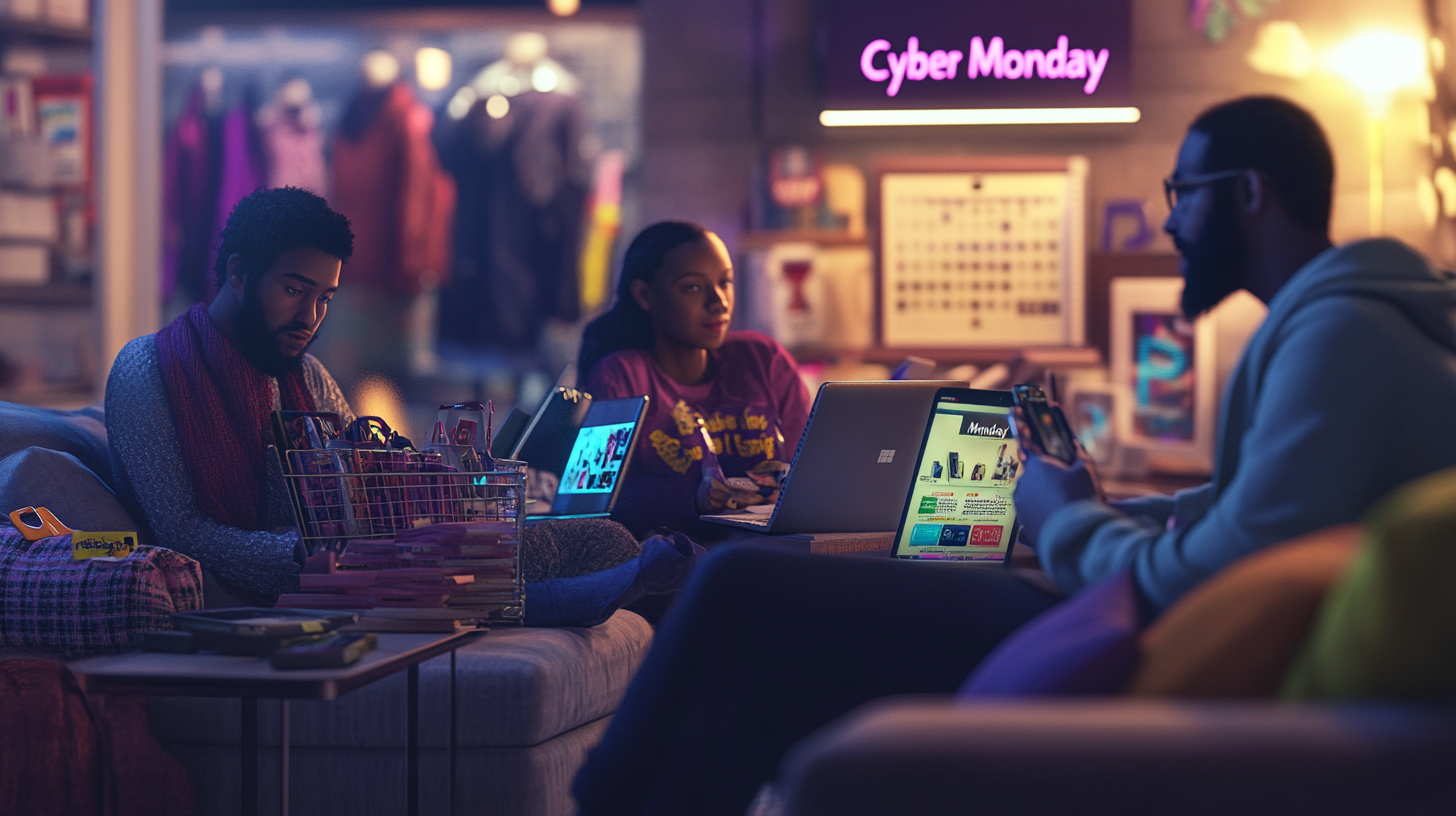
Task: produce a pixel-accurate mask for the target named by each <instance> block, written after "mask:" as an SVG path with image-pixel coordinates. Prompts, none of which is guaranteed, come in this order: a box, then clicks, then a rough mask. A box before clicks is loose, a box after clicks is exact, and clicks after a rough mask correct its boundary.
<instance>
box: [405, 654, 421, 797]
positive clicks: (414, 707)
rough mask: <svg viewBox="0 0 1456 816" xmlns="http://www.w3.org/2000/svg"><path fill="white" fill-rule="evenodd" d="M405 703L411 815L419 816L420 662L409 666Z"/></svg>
mask: <svg viewBox="0 0 1456 816" xmlns="http://www.w3.org/2000/svg"><path fill="white" fill-rule="evenodd" d="M406 685H407V691H406V696H407V697H408V699H407V700H406V701H405V704H406V705H407V706H408V707H409V712H408V714H407V718H408V723H409V725H408V731H409V734H408V736H407V738H406V739H407V744H406V747H405V750H406V752H407V759H406V762H407V767H408V769H409V770H408V780H407V784H408V785H409V816H419V813H420V664H418V663H412V664H410V667H409V680H408V682H407V683H406Z"/></svg>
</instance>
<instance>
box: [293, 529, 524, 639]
mask: <svg viewBox="0 0 1456 816" xmlns="http://www.w3.org/2000/svg"><path fill="white" fill-rule="evenodd" d="M517 546H518V542H517V526H516V523H515V522H514V521H499V522H494V521H481V522H468V523H456V524H429V525H425V526H423V527H416V528H413V529H409V530H401V531H399V532H398V533H397V534H396V535H395V537H394V538H393V539H390V540H367V541H351V542H349V544H348V545H347V547H346V548H345V549H344V552H343V553H342V554H341V555H340V556H339V557H338V561H337V568H336V569H335V570H334V571H333V572H329V573H319V574H309V573H305V574H303V575H300V576H299V588H300V591H299V592H296V593H291V594H287V595H283V596H282V597H280V598H279V599H278V605H279V606H281V607H294V608H303V609H340V610H345V609H347V610H353V611H357V612H358V614H359V628H361V629H366V630H369V631H375V632H449V631H454V630H455V629H457V628H460V627H462V626H468V625H477V624H479V623H480V622H482V621H485V620H488V619H489V618H490V617H491V614H492V613H494V612H497V611H499V610H501V609H502V608H504V607H507V606H511V605H513V604H516V603H518V598H517V595H516V589H517V583H516V569H517V561H516V548H517Z"/></svg>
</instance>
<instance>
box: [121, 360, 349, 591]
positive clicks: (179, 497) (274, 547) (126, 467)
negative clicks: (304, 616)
mask: <svg viewBox="0 0 1456 816" xmlns="http://www.w3.org/2000/svg"><path fill="white" fill-rule="evenodd" d="M303 373H304V382H305V383H306V384H307V386H308V390H309V391H310V392H311V393H312V394H313V399H314V404H315V405H316V406H317V407H318V410H320V411H333V412H336V413H339V414H342V415H343V416H344V417H345V418H346V419H352V418H353V412H352V411H350V410H349V403H348V401H346V400H345V399H344V394H343V392H342V391H340V390H339V386H338V383H336V382H334V378H333V377H330V376H329V372H328V371H327V370H325V369H324V367H323V364H322V363H320V362H319V361H318V360H317V359H315V358H314V357H313V356H312V355H309V354H305V355H304V356H303ZM269 382H270V383H271V384H272V386H273V407H274V408H277V407H278V406H279V398H278V382H277V381H276V380H271V379H270V380H269ZM106 435H107V440H108V442H109V443H110V445H111V469H112V472H113V473H114V475H115V481H116V488H117V493H118V495H119V496H120V498H121V500H122V501H123V502H124V503H126V505H127V507H128V508H129V509H131V510H132V512H133V513H134V514H138V515H141V516H145V517H146V522H147V524H148V526H150V527H151V531H152V535H153V537H154V539H155V543H156V544H157V545H159V546H162V547H167V548H168V549H172V550H176V551H177V552H180V553H184V554H186V555H188V556H191V557H192V558H195V559H197V560H198V562H200V563H201V564H202V565H203V566H204V567H206V568H207V569H209V570H211V571H212V573H213V574H214V575H216V576H217V577H219V578H221V579H222V580H223V581H226V582H228V583H231V584H235V585H237V586H239V587H242V588H244V589H247V590H250V591H252V592H256V593H258V594H259V595H262V596H264V597H267V598H273V597H276V596H277V595H279V594H280V593H283V592H293V591H294V590H296V589H297V588H298V572H299V564H298V562H297V560H295V557H294V553H295V550H296V549H297V548H298V544H299V539H298V530H297V527H296V526H295V524H296V522H295V519H294V516H293V510H292V503H291V501H290V500H289V497H288V488H287V485H286V484H285V483H284V479H283V474H282V471H281V470H280V469H279V467H278V465H277V463H276V461H270V463H269V471H268V494H267V515H266V517H265V518H266V522H267V523H266V524H265V526H264V528H263V529H262V530H257V531H248V530H240V529H238V528H236V527H228V526H226V525H223V524H219V523H218V522H217V521H215V520H213V519H211V518H209V517H207V516H205V515H203V514H202V512H201V510H199V509H198V505H197V496H196V495H195V494H194V493H193V491H192V481H191V478H190V477H189V476H188V474H187V465H186V462H185V461H184V460H183V458H182V445H181V443H180V442H179V441H178V439H177V427H176V425H174V424H173V420H172V407H171V404H170V403H169V402H168V401H167V390H166V388H165V387H164V386H163V384H162V373H161V368H160V367H159V365H158V363H157V344H156V339H155V336H154V335H147V336H145V337H138V338H137V339H135V340H133V341H131V342H130V343H127V344H126V347H125V348H123V349H122V350H121V353H120V354H118V355H117V357H116V362H115V363H113V364H112V366H111V375H110V376H109V377H108V378H107V380H106Z"/></svg>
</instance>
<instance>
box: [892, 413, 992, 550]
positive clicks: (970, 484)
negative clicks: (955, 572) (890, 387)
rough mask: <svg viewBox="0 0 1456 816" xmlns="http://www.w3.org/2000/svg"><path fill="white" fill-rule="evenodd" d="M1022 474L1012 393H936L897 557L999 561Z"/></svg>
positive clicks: (897, 543) (898, 536)
mask: <svg viewBox="0 0 1456 816" xmlns="http://www.w3.org/2000/svg"><path fill="white" fill-rule="evenodd" d="M1020 468H1021V461H1020V459H1018V458H1017V455H1016V440H1015V439H1014V438H1013V437H1012V434H1011V394H1010V392H1000V391H975V390H971V389H965V388H944V389H941V390H940V392H938V393H937V394H936V398H935V403H934V407H933V408H932V410H931V414H930V421H929V427H927V428H926V431H925V441H924V443H923V444H922V445H921V448H920V459H919V461H918V462H917V463H916V467H915V478H914V481H913V482H912V483H911V487H910V496H909V498H908V500H907V502H906V506H905V511H904V513H903V514H902V516H901V519H900V527H899V530H898V531H897V533H896V536H895V549H894V555H895V556H896V557H898V558H925V559H942V560H957V561H1004V560H1005V559H1006V556H1007V554H1008V553H1009V552H1010V549H1011V545H1012V541H1013V535H1014V533H1015V521H1016V509H1015V506H1014V505H1013V504H1012V502H1011V494H1012V490H1013V489H1014V488H1015V485H1016V477H1017V475H1018V473H1019V471H1020Z"/></svg>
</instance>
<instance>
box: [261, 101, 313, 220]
mask: <svg viewBox="0 0 1456 816" xmlns="http://www.w3.org/2000/svg"><path fill="white" fill-rule="evenodd" d="M322 119H323V115H322V114H321V113H320V112H319V106H318V105H317V104H314V103H312V102H310V103H308V104H306V105H298V106H294V105H288V104H285V103H283V102H280V101H274V102H269V103H268V104H267V105H264V106H263V107H262V108H261V109H260V110H259V111H258V141H259V142H260V143H261V145H262V148H263V166H264V168H266V172H265V179H266V181H267V185H268V186H269V187H300V188H302V189H304V190H308V191H310V192H312V193H316V194H318V195H320V196H322V197H324V198H328V197H329V194H328V173H327V172H326V171H325V169H324V131H323V128H322V127H320V123H321V122H322Z"/></svg>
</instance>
